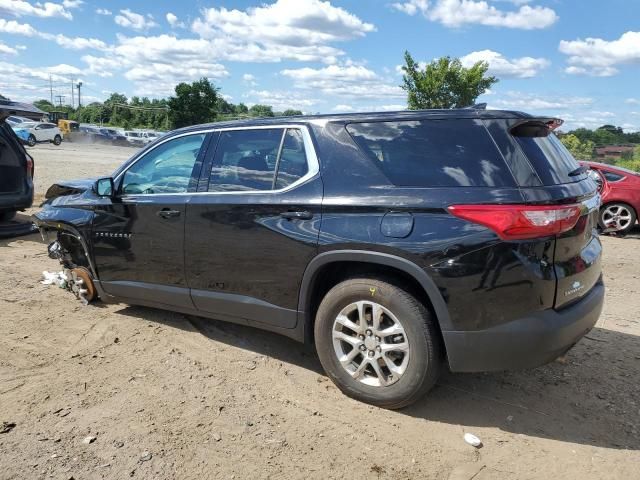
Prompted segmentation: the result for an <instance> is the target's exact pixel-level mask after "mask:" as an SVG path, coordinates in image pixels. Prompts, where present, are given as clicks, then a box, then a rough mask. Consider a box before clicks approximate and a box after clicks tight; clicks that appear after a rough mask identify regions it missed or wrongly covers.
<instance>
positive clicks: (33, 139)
mask: <svg viewBox="0 0 640 480" xmlns="http://www.w3.org/2000/svg"><path fill="white" fill-rule="evenodd" d="M36 143H37V142H36V137H35V136H33V135H29V138H28V139H27V145H29V146H30V147H35V146H36Z"/></svg>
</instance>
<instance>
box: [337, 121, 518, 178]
mask: <svg viewBox="0 0 640 480" xmlns="http://www.w3.org/2000/svg"><path fill="white" fill-rule="evenodd" d="M347 130H348V131H349V133H350V134H351V136H352V137H353V139H354V140H355V141H356V143H357V144H358V145H359V146H360V148H361V149H363V150H364V151H365V153H366V154H367V155H369V157H370V158H371V159H372V160H374V161H375V162H376V163H377V164H378V166H379V167H380V168H381V169H382V171H383V172H384V173H385V175H386V176H387V177H388V178H389V180H390V181H391V182H392V183H394V184H395V185H398V186H409V187H413V186H415V187H458V186H478V187H502V186H514V180H513V176H512V175H511V172H510V171H509V169H508V168H507V166H506V164H505V163H504V160H503V159H502V156H501V155H500V153H499V152H498V150H497V149H496V147H495V145H494V143H493V141H492V140H491V137H489V134H488V133H487V131H486V129H485V128H484V125H483V124H482V123H481V122H479V121H476V120H465V119H459V120H419V121H403V122H376V123H353V124H350V125H348V126H347Z"/></svg>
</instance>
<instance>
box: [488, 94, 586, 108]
mask: <svg viewBox="0 0 640 480" xmlns="http://www.w3.org/2000/svg"><path fill="white" fill-rule="evenodd" d="M506 97H507V98H501V99H497V100H494V101H492V102H491V107H499V108H504V109H514V110H525V111H526V110H558V109H567V108H576V107H585V106H588V105H591V104H593V98H590V97H572V96H562V97H555V96H544V97H543V96H540V95H535V94H529V93H523V92H516V91H510V92H507V93H506Z"/></svg>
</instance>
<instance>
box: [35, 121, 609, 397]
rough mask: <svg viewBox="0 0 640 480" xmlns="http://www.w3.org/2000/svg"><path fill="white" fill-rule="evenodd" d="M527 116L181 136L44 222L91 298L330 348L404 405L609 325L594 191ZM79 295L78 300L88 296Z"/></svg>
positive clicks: (378, 393)
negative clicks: (447, 382)
mask: <svg viewBox="0 0 640 480" xmlns="http://www.w3.org/2000/svg"><path fill="white" fill-rule="evenodd" d="M560 123H561V122H560V121H558V120H557V119H552V118H540V117H532V116H530V115H526V114H523V113H519V112H508V111H497V110H496V111H483V110H475V109H459V110H432V111H429V110H426V111H413V112H389V113H373V114H345V115H327V116H308V117H292V118H273V119H252V120H243V121H235V122H225V123H216V124H209V125H201V126H195V127H189V128H185V129H181V130H177V131H174V132H172V133H170V134H168V135H166V136H165V137H163V138H162V139H159V140H158V141H156V142H155V143H154V144H152V145H150V146H148V147H147V148H145V149H142V150H141V151H140V152H138V153H136V154H134V155H133V157H131V159H130V160H128V161H127V162H125V163H124V164H123V165H122V166H121V167H120V168H118V169H117V170H116V171H115V172H114V173H113V175H112V176H111V177H107V178H101V179H98V180H95V181H92V180H83V181H76V182H61V183H58V184H56V185H53V186H52V187H51V188H50V189H49V191H48V192H47V195H46V197H47V200H46V205H45V206H44V208H43V209H42V210H41V211H40V212H38V213H37V214H36V215H35V216H34V220H35V222H36V224H37V225H38V226H39V228H40V229H41V230H43V231H44V232H47V231H50V230H53V231H56V232H57V234H56V240H55V241H53V242H52V243H51V244H50V246H49V255H50V256H51V257H52V258H58V259H60V260H61V262H62V264H63V266H64V268H65V269H66V271H67V272H68V274H69V278H71V279H72V280H71V281H70V282H69V288H70V289H72V290H73V291H75V292H76V295H77V296H78V297H79V298H81V299H82V300H84V301H89V300H92V299H94V298H96V297H99V298H101V299H102V300H103V301H105V302H125V303H131V304H139V305H146V306H151V307H157V308H163V309H168V310H174V311H178V312H182V313H188V314H194V315H200V316H203V317H209V318H212V319H219V320H225V321H230V322H237V323H241V324H244V325H252V326H256V327H259V328H264V329H267V330H271V331H275V332H278V333H280V334H283V335H287V336H289V337H292V338H294V339H296V340H299V341H303V342H315V346H316V349H317V352H318V355H319V357H320V361H321V363H322V365H323V367H324V369H325V371H326V372H327V375H328V376H329V377H330V378H331V380H333V381H334V382H335V383H336V385H337V386H338V387H339V388H340V389H341V390H342V391H343V392H345V393H346V394H347V395H349V396H352V397H354V398H356V399H359V400H362V401H365V402H369V403H372V404H375V405H379V406H382V407H387V408H400V407H403V406H405V405H408V404H410V403H412V402H414V401H416V400H417V399H418V398H419V397H420V396H421V395H422V394H424V393H425V392H426V391H428V390H429V389H430V388H431V387H432V386H433V385H434V384H435V382H436V380H437V378H438V375H439V373H440V371H441V370H442V369H443V368H444V366H445V365H448V367H449V368H450V369H451V370H452V371H454V372H479V371H494V370H506V369H517V368H525V367H533V366H537V365H541V364H544V363H547V362H549V361H551V360H553V359H555V358H557V357H558V356H560V355H562V354H564V353H565V352H566V351H567V350H568V349H570V348H571V347H572V346H573V345H574V344H575V343H576V342H577V341H578V340H579V339H580V338H581V337H582V336H583V335H584V334H585V333H586V332H588V331H589V330H590V329H591V328H592V327H593V326H594V324H595V323H596V321H597V319H598V316H599V315H600V312H601V309H602V304H603V298H604V286H603V283H602V276H601V263H600V259H601V251H602V247H601V244H600V240H599V238H598V233H597V228H596V225H597V221H598V207H599V195H598V192H597V188H596V185H595V183H594V182H593V181H592V180H591V179H590V178H589V177H588V175H586V173H585V170H586V169H584V168H581V167H580V166H579V165H578V164H577V163H576V161H575V160H574V159H573V157H572V156H571V154H570V153H569V152H568V151H567V150H566V149H565V148H564V147H563V146H562V144H561V143H560V142H559V140H558V139H557V138H556V136H555V135H554V134H552V133H551V131H552V129H553V128H554V127H555V126H557V125H559V124H560ZM77 282H80V283H77Z"/></svg>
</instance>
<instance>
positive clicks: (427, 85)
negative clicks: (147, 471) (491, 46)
mask: <svg viewBox="0 0 640 480" xmlns="http://www.w3.org/2000/svg"><path fill="white" fill-rule="evenodd" d="M404 61H405V64H404V65H403V67H402V70H403V71H404V75H403V76H402V80H403V85H402V88H403V89H404V90H405V91H406V92H407V96H408V98H407V103H408V105H409V110H418V109H422V108H462V107H468V106H471V105H473V104H474V103H475V101H476V99H477V98H478V97H479V96H480V95H482V94H483V93H484V92H485V91H486V90H487V89H488V88H490V87H491V86H492V85H493V84H495V83H496V82H498V79H497V78H496V77H491V76H486V73H487V70H488V68H489V64H488V63H487V62H476V63H475V64H474V65H473V66H472V67H470V68H465V67H463V66H462V63H461V62H460V60H459V59H457V58H451V57H442V58H439V59H437V60H434V61H432V62H431V63H429V64H428V65H426V66H425V68H424V70H421V69H420V66H419V65H418V63H417V62H416V61H415V60H414V59H413V57H412V56H411V54H410V53H409V52H407V51H405V52H404Z"/></svg>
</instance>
